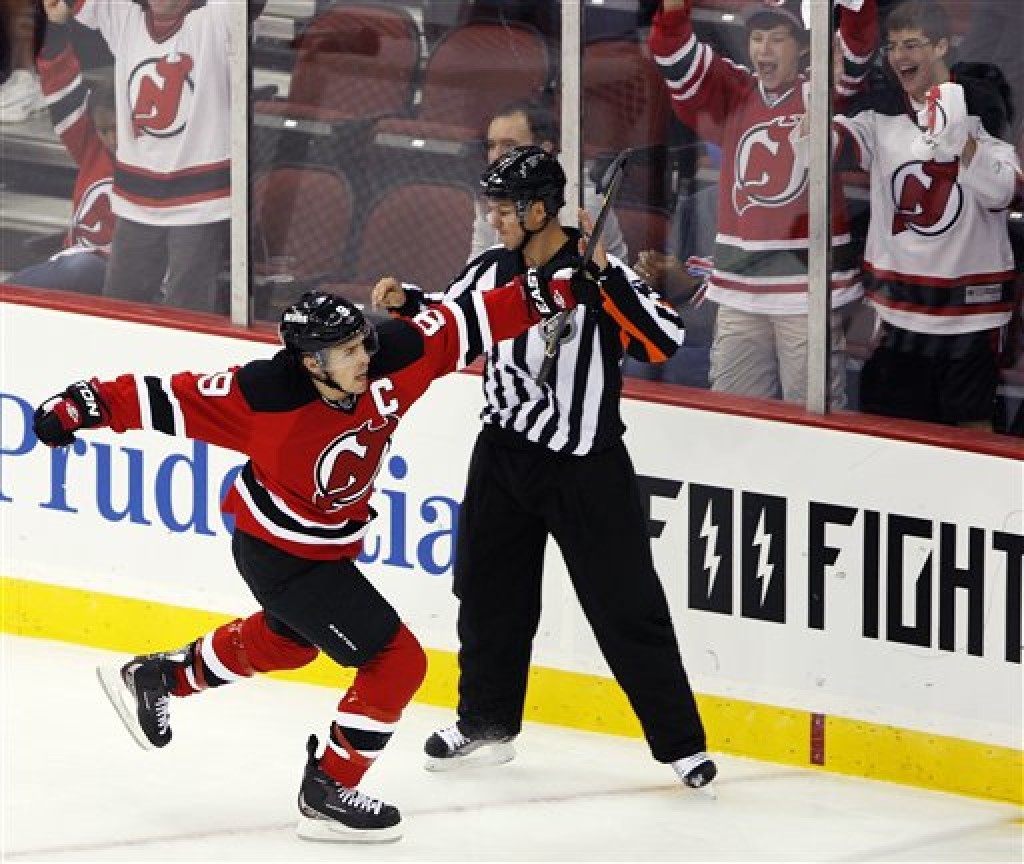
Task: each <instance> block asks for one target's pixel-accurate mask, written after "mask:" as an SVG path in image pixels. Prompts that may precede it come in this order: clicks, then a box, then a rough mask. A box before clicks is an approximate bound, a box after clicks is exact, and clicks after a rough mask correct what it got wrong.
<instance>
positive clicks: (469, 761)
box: [423, 722, 516, 771]
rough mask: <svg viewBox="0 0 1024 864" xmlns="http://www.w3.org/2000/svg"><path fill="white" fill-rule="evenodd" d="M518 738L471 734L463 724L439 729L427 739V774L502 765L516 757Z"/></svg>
mask: <svg viewBox="0 0 1024 864" xmlns="http://www.w3.org/2000/svg"><path fill="white" fill-rule="evenodd" d="M515 737H516V736H515V735H502V734H501V733H483V732H477V731H469V730H467V729H466V727H465V726H463V725H462V723H461V722H460V723H455V724H454V725H452V726H447V727H445V728H444V729H438V730H437V731H436V732H435V733H434V734H433V735H431V736H430V737H429V738H428V739H427V743H426V744H424V745H423V751H424V752H425V753H426V754H427V757H428V758H427V764H426V769H427V770H428V771H451V770H452V769H454V768H463V767H469V766H470V765H501V764H503V763H505V762H511V761H512V760H513V759H514V758H515V755H516V748H515V745H514V744H513V743H512V742H513V741H514V740H515Z"/></svg>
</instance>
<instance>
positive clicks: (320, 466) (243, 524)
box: [97, 286, 538, 560]
mask: <svg viewBox="0 0 1024 864" xmlns="http://www.w3.org/2000/svg"><path fill="white" fill-rule="evenodd" d="M537 320H538V319H537V316H536V313H535V312H534V311H533V309H532V307H530V306H529V305H528V303H527V302H526V300H525V298H524V296H523V293H522V291H521V290H520V288H519V287H518V286H507V287H504V288H499V289H496V290H494V291H490V292H488V293H486V294H473V295H471V296H466V297H464V298H459V299H458V300H455V301H451V302H445V303H442V304H438V305H434V306H429V307H427V308H426V309H424V310H423V311H422V312H421V313H420V314H419V315H417V316H416V317H415V318H414V319H411V320H399V319H395V320H391V321H386V322H384V323H383V324H381V325H380V328H379V330H380V349H379V351H378V352H377V353H376V354H375V355H374V356H373V358H372V360H371V364H370V383H369V387H368V389H367V391H366V392H365V393H364V394H362V395H361V396H360V397H359V399H358V400H357V401H356V404H355V407H354V409H353V410H351V411H350V412H349V411H345V410H342V409H341V408H338V407H336V406H332V405H330V404H328V403H327V402H325V401H324V400H323V399H322V398H321V397H320V395H319V393H318V391H317V390H316V388H315V387H314V386H313V384H312V382H311V380H310V378H309V375H308V374H307V373H306V371H305V370H304V369H303V368H302V367H301V366H300V365H299V363H298V362H296V360H295V359H294V357H293V356H292V355H291V354H290V353H289V352H287V351H280V352H278V353H277V354H276V355H275V356H274V357H273V358H271V359H269V360H256V361H253V362H251V363H248V364H246V365H244V366H241V367H236V368H232V369H228V370H226V371H222V372H215V373H212V374H198V373H194V372H179V373H177V374H175V375H171V376H170V377H167V378H160V377H155V376H144V375H122V376H120V377H119V378H117V379H115V380H113V381H108V382H101V383H98V384H97V386H98V389H99V392H100V395H101V396H102V398H103V399H104V400H105V402H106V404H107V407H108V408H109V411H110V419H109V421H108V424H109V426H110V427H111V428H112V429H114V430H115V431H117V432H123V431H125V430H128V429H155V430H156V431H159V432H163V433H165V434H167V435H177V436H185V437H188V438H194V439H198V440H201V441H206V442H208V443H210V444H215V445H217V446H220V447H225V448H228V449H230V450H236V451H238V452H240V453H244V454H246V455H247V456H248V457H249V461H248V462H247V463H246V464H245V466H244V468H243V469H242V471H241V473H240V474H239V476H238V479H237V480H236V482H235V484H234V486H233V487H232V488H231V490H230V491H229V492H228V494H227V496H226V497H225V499H224V502H223V504H222V509H223V510H224V511H225V512H227V513H232V514H233V515H234V517H235V520H236V521H235V524H236V526H237V527H238V528H239V529H240V530H242V531H245V532H247V533H249V534H252V535H254V536H256V537H259V538H260V539H262V540H264V541H266V542H267V543H271V544H273V545H274V546H276V547H278V548H280V549H283V550H285V551H287V552H289V553H291V554H293V555H297V556H300V557H303V558H311V559H319V560H330V559H336V558H343V557H355V556H356V555H358V554H359V550H360V548H361V542H362V538H363V536H364V534H365V533H366V530H367V526H368V525H369V523H370V522H371V521H372V519H373V518H374V516H375V515H376V514H375V513H374V511H373V508H372V507H371V506H370V496H371V494H372V492H373V482H374V479H375V478H376V476H377V472H378V471H379V470H380V468H381V466H382V464H383V460H384V459H385V457H386V455H387V453H388V450H389V448H390V447H391V436H392V435H393V434H394V432H395V429H396V428H397V427H398V424H399V422H400V421H401V419H402V417H403V416H404V415H405V413H406V411H408V410H409V408H410V407H411V406H412V405H413V403H414V402H416V401H417V400H418V399H419V398H420V397H421V396H422V395H423V394H424V393H425V392H426V390H427V388H428V387H429V386H430V383H431V382H432V381H433V380H434V379H435V378H439V377H440V376H442V375H445V374H447V373H449V372H452V371H454V370H456V369H458V368H462V367H463V366H465V365H466V364H467V363H469V362H471V361H472V360H473V358H474V357H476V356H477V355H478V354H480V353H481V352H483V351H486V350H487V349H489V348H490V347H491V345H492V344H493V343H494V342H497V341H500V340H503V339H508V338H511V337H514V336H517V335H519V334H520V333H522V332H523V331H525V330H526V329H528V327H529V326H530V325H531V324H534V323H536V322H537Z"/></svg>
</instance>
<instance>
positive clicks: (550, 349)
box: [536, 149, 634, 387]
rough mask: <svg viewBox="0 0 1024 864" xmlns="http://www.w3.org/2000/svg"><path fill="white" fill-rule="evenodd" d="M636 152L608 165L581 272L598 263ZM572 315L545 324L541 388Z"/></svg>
mask: <svg viewBox="0 0 1024 864" xmlns="http://www.w3.org/2000/svg"><path fill="white" fill-rule="evenodd" d="M633 152H634V151H633V150H632V149H626V150H623V151H622V152H621V153H619V155H618V156H616V157H615V160H614V161H613V162H612V164H611V165H609V166H608V170H607V172H606V173H605V177H611V180H609V181H608V187H607V189H606V190H605V193H604V201H602V202H601V210H600V211H599V212H598V214H597V221H596V222H595V223H594V228H593V230H592V231H591V232H590V237H589V238H587V246H586V249H585V250H584V252H583V263H582V264H580V267H579V270H578V271H577V272H581V273H582V272H584V271H586V269H587V267H588V266H590V262H591V261H593V260H594V249H595V248H596V247H597V244H598V242H599V241H600V239H601V233H602V232H603V231H604V226H605V223H606V222H607V221H608V216H609V214H610V213H611V212H612V204H614V203H615V197H616V195H617V194H618V192H619V186H621V185H622V178H623V176H624V175H625V173H626V160H627V159H629V157H630V156H632V155H633ZM569 315H570V313H569V312H559V313H558V314H557V315H555V316H554V317H553V318H552V319H551V320H550V321H548V322H547V324H545V325H544V332H545V336H544V360H543V361H542V362H541V364H540V371H539V372H538V373H537V378H536V382H537V385H538V386H539V387H543V386H544V384H545V382H546V381H547V380H548V377H549V376H550V375H551V367H552V366H554V365H555V357H557V356H558V345H559V343H560V342H561V340H562V335H563V334H564V333H565V328H566V327H567V326H568V324H569Z"/></svg>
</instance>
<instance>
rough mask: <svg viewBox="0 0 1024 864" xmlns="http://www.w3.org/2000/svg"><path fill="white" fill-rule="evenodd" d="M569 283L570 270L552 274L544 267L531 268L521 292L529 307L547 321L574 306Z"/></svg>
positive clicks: (574, 301) (570, 279) (557, 271)
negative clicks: (524, 294) (523, 293)
mask: <svg viewBox="0 0 1024 864" xmlns="http://www.w3.org/2000/svg"><path fill="white" fill-rule="evenodd" d="M571 283H572V270H570V269H569V268H568V267H565V268H563V269H561V270H556V271H555V272H553V273H551V272H548V270H547V269H546V268H544V267H531V268H530V269H529V270H527V271H526V276H525V278H524V280H523V290H524V292H525V293H526V299H527V300H528V301H529V302H530V305H531V306H533V308H534V309H535V310H536V312H537V314H538V315H540V317H541V319H542V320H543V321H547V320H549V319H551V318H554V317H555V316H556V315H557V314H558V313H559V312H565V311H568V310H569V309H573V308H574V307H575V306H576V296H575V295H574V294H573V291H572V284H571Z"/></svg>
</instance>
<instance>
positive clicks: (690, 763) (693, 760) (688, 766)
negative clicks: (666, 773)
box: [672, 751, 718, 789]
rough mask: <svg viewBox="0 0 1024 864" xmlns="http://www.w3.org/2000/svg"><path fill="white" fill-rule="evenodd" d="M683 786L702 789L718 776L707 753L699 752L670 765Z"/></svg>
mask: <svg viewBox="0 0 1024 864" xmlns="http://www.w3.org/2000/svg"><path fill="white" fill-rule="evenodd" d="M672 767H673V768H674V769H675V772H676V774H678V775H679V779H680V780H682V781H683V785H684V786H689V787H690V788H691V789H702V788H704V787H705V786H707V785H708V784H709V783H710V782H711V781H712V780H714V779H715V777H717V776H718V767H717V766H716V765H715V763H714V762H712V761H711V757H710V756H708V754H707V753H704V752H703V751H701V752H700V753H694V754H693V755H692V756H686V757H684V758H683V759H676V761H675V762H673V763H672Z"/></svg>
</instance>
